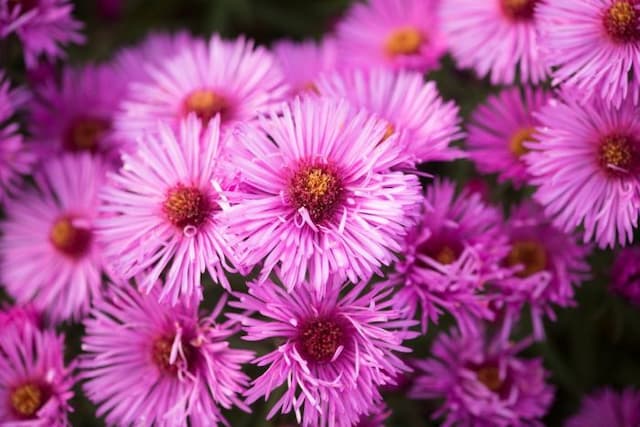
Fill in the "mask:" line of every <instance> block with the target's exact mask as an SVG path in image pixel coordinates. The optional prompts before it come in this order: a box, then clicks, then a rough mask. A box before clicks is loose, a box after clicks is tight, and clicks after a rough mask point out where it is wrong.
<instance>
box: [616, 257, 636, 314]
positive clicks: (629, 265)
mask: <svg viewBox="0 0 640 427" xmlns="http://www.w3.org/2000/svg"><path fill="white" fill-rule="evenodd" d="M611 291H613V292H615V293H616V294H618V295H620V296H621V297H622V298H624V299H625V300H627V301H629V302H630V303H631V304H634V305H636V306H639V307H640V247H639V246H632V247H629V248H624V249H622V250H620V251H619V252H618V253H617V254H616V259H615V261H614V263H613V266H612V267H611Z"/></svg>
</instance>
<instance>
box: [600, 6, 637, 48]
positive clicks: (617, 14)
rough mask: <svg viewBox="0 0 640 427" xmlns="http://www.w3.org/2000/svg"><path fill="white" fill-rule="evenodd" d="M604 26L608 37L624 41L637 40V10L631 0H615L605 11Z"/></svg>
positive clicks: (620, 41)
mask: <svg viewBox="0 0 640 427" xmlns="http://www.w3.org/2000/svg"><path fill="white" fill-rule="evenodd" d="M603 23H604V28H605V30H606V31H607V34H609V37H611V39H613V40H614V41H616V42H619V43H624V42H630V41H635V40H638V39H639V38H640V37H639V36H640V31H639V29H638V26H639V25H638V24H639V22H638V11H637V10H636V8H635V5H634V3H633V1H631V0H617V1H616V2H614V3H613V4H612V5H611V7H609V9H608V10H607V11H606V13H605V14H604V18H603Z"/></svg>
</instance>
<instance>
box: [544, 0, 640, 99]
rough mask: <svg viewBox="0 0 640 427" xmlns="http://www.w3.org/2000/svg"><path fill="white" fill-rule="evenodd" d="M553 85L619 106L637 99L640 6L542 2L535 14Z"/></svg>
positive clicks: (623, 0) (611, 0) (618, 1)
mask: <svg viewBox="0 0 640 427" xmlns="http://www.w3.org/2000/svg"><path fill="white" fill-rule="evenodd" d="M536 16H537V20H538V21H539V22H540V25H539V28H540V37H541V44H542V45H543V46H544V48H545V50H546V54H545V58H546V62H547V63H548V64H549V65H550V66H553V67H554V72H553V83H554V84H563V85H567V86H572V87H575V88H577V89H579V90H580V91H581V92H582V94H583V96H584V97H595V98H599V99H602V100H604V101H605V104H613V105H615V106H620V105H621V104H622V103H623V102H624V99H625V98H627V97H628V98H632V99H633V100H634V102H635V103H637V102H638V99H639V98H640V79H639V77H638V76H639V75H640V3H638V2H637V1H636V0H594V1H588V2H587V1H583V0H567V1H561V2H557V1H547V2H541V5H540V7H539V9H538V10H537V12H536Z"/></svg>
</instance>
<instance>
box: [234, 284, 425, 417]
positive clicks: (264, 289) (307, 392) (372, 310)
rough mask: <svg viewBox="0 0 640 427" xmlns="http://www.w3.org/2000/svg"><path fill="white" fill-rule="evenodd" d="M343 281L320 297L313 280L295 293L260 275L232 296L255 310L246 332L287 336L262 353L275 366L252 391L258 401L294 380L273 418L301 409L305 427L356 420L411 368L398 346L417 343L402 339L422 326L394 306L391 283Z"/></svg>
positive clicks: (250, 336) (251, 336) (250, 397)
mask: <svg viewBox="0 0 640 427" xmlns="http://www.w3.org/2000/svg"><path fill="white" fill-rule="evenodd" d="M340 285H341V282H338V281H336V280H335V277H334V278H331V279H330V281H329V282H328V283H327V285H326V293H325V295H324V297H322V298H320V297H318V294H317V293H316V292H314V291H313V288H312V287H311V286H310V285H309V284H307V283H305V284H304V285H303V286H299V287H297V288H295V289H294V290H293V291H292V292H291V293H288V292H287V291H286V290H285V289H284V288H283V287H281V286H279V285H276V284H275V283H273V282H271V281H267V282H265V283H262V284H258V283H255V282H254V283H250V284H249V294H248V295H244V294H240V295H238V298H239V301H237V302H233V303H231V305H232V306H235V307H238V308H241V309H244V310H249V311H251V312H255V318H254V317H241V318H242V321H243V325H244V330H245V331H246V333H247V335H246V336H245V337H244V338H245V339H246V340H248V341H262V340H271V339H275V340H278V342H279V343H280V344H279V345H278V348H277V349H275V350H273V351H271V352H270V353H268V354H266V355H264V356H261V357H259V358H257V359H256V360H255V361H254V363H256V364H257V365H258V366H267V370H266V371H265V372H264V373H263V374H262V375H261V376H260V377H259V378H257V379H256V380H254V381H253V382H252V384H251V388H250V389H249V390H248V391H247V392H246V395H247V401H248V403H253V402H255V401H256V400H258V399H259V398H260V397H263V396H264V397H265V399H268V398H269V396H270V395H271V393H272V392H273V391H274V390H276V389H279V388H280V387H281V386H283V385H285V384H286V386H285V387H286V388H285V390H284V394H283V395H282V397H280V398H279V399H278V401H277V402H276V403H275V404H274V406H273V407H272V408H271V411H270V412H269V414H268V415H267V418H271V417H273V416H274V415H275V414H276V413H278V412H281V413H290V412H295V414H296V418H297V420H298V423H300V424H301V425H302V427H325V426H335V427H351V426H352V425H353V424H354V423H356V421H358V420H359V419H360V418H361V417H362V416H366V415H368V414H369V413H371V411H373V408H374V407H375V406H379V405H380V402H381V396H380V393H379V391H378V388H379V387H380V386H382V385H384V384H388V383H393V381H394V378H395V377H396V376H397V374H399V373H400V372H404V371H408V370H409V368H408V366H407V365H406V364H405V363H404V362H403V361H402V360H401V359H400V358H399V357H398V356H397V355H396V354H395V353H396V352H408V351H410V350H409V349H408V348H406V347H403V346H402V342H403V341H404V340H406V339H410V338H413V337H415V336H416V335H417V334H415V333H413V332H411V331H409V330H408V328H409V327H410V326H412V325H413V324H414V322H412V321H408V320H401V319H400V318H399V315H400V313H399V312H398V311H396V310H394V309H392V307H391V301H390V299H389V294H390V290H389V289H383V288H381V287H378V288H377V289H373V290H369V291H366V290H365V288H366V286H367V284H366V282H361V283H359V284H357V285H354V286H347V287H344V288H343V287H342V286H340Z"/></svg>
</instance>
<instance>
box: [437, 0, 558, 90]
mask: <svg viewBox="0 0 640 427" xmlns="http://www.w3.org/2000/svg"><path fill="white" fill-rule="evenodd" d="M538 3H543V0H486V1H477V0H442V17H441V19H442V22H443V26H444V32H445V34H446V37H447V41H448V42H449V47H450V49H451V53H452V55H453V57H454V58H455V60H456V62H457V63H458V65H459V66H460V67H463V68H473V69H474V70H475V72H476V73H477V74H478V76H480V77H481V78H484V77H485V76H487V75H489V76H490V77H491V83H493V84H498V83H501V84H512V83H514V82H515V81H516V76H519V80H520V81H521V82H528V81H530V82H531V83H539V82H541V81H543V80H544V79H545V78H546V75H547V71H548V68H547V66H546V64H545V63H544V61H542V58H541V54H540V43H539V40H538V35H537V26H538V24H537V19H536V18H535V16H534V9H535V7H536V5H537V4H538Z"/></svg>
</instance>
